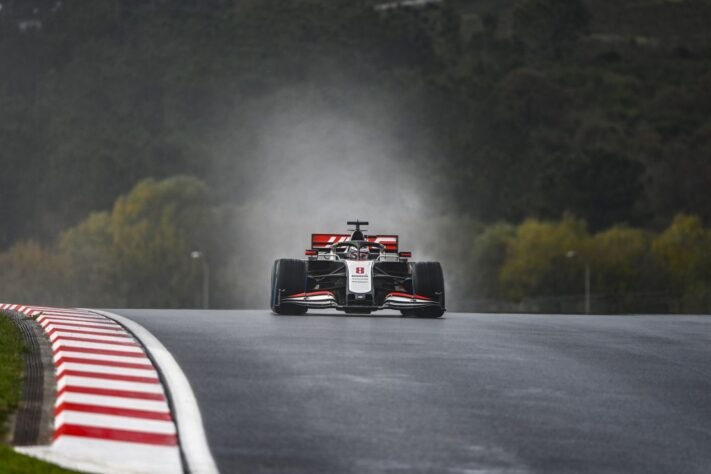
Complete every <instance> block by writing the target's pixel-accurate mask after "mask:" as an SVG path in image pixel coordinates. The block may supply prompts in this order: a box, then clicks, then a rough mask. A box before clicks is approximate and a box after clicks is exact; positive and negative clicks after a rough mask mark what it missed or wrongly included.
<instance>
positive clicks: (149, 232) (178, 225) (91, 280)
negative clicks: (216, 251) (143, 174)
mask: <svg viewBox="0 0 711 474" xmlns="http://www.w3.org/2000/svg"><path fill="white" fill-rule="evenodd" d="M211 213H212V211H211V208H210V205H209V202H208V200H207V188H206V186H205V184H204V183H203V182H202V181H200V180H198V179H196V178H191V177H186V176H178V177H173V178H168V179H165V180H162V181H155V180H153V179H147V180H144V181H141V182H140V183H139V184H137V185H136V186H135V187H134V188H133V189H132V190H131V192H129V193H128V194H127V195H125V196H121V197H120V198H119V199H118V200H117V201H116V203H115V205H114V208H113V211H112V212H111V213H105V212H104V213H95V214H92V215H91V216H89V217H88V218H87V219H86V220H85V221H83V222H82V223H80V224H79V225H78V226H76V227H74V228H72V229H70V230H68V231H66V232H65V233H64V234H63V235H62V238H61V241H60V249H61V251H62V254H63V255H64V256H65V258H66V259H67V261H68V266H69V268H71V276H72V280H71V281H72V286H73V289H74V295H75V296H74V299H75V300H76V301H77V304H93V305H115V306H122V307H191V306H195V305H196V303H197V302H198V301H199V288H200V281H201V280H200V278H201V274H200V267H199V266H198V265H196V264H195V262H194V261H192V260H191V259H190V252H191V251H192V250H196V249H198V250H201V251H202V252H204V253H205V254H206V255H207V257H208V258H210V257H211V250H212V242H213V239H214V232H215V223H214V221H213V220H212V214H211Z"/></svg>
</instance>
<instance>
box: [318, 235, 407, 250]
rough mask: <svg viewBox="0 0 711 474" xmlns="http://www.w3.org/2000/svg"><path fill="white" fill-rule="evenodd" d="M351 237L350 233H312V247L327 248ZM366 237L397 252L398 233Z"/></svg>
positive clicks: (369, 240)
mask: <svg viewBox="0 0 711 474" xmlns="http://www.w3.org/2000/svg"><path fill="white" fill-rule="evenodd" d="M350 238H351V236H350V234H311V249H312V250H325V249H327V248H329V247H330V246H331V245H333V244H337V243H339V242H344V241H346V240H350ZM365 239H366V240H367V241H368V242H374V243H376V244H382V245H384V246H385V251H386V252H394V253H397V251H398V240H399V237H398V236H397V235H366V236H365Z"/></svg>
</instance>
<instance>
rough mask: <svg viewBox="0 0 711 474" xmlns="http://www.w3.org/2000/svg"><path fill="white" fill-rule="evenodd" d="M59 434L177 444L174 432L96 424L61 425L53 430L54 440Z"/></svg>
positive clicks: (143, 442)
mask: <svg viewBox="0 0 711 474" xmlns="http://www.w3.org/2000/svg"><path fill="white" fill-rule="evenodd" d="M60 436H80V437H82V438H99V439H108V440H111V441H125V442H128V443H141V444H155V445H162V446H176V445H177V444H178V437H177V436H176V435H174V434H161V433H143V432H141V431H129V430H117V429H114V428H99V427H97V426H82V425H62V426H60V427H59V428H57V429H56V430H55V431H54V439H55V440H56V439H57V438H59V437H60Z"/></svg>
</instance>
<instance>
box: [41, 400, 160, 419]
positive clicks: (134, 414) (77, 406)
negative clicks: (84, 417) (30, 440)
mask: <svg viewBox="0 0 711 474" xmlns="http://www.w3.org/2000/svg"><path fill="white" fill-rule="evenodd" d="M64 410H67V411H80V412H83V413H99V414H102V415H113V416H126V417H130V418H143V419H146V420H163V421H173V418H172V417H171V416H170V413H167V412H158V411H148V410H135V409H131V408H118V407H105V406H100V405H87V404H85V403H71V402H65V403H62V404H61V405H59V406H58V407H57V408H55V409H54V416H57V415H59V414H60V413H62V412H63V411H64Z"/></svg>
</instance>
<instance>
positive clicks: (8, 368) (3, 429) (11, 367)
mask: <svg viewBox="0 0 711 474" xmlns="http://www.w3.org/2000/svg"><path fill="white" fill-rule="evenodd" d="M25 351H26V349H25V341H24V340H23V339H22V333H21V332H20V329H19V328H18V327H17V325H15V323H14V322H12V320H10V318H8V317H6V316H4V315H3V316H0V440H2V441H5V440H7V429H8V426H7V419H8V417H9V416H10V414H11V413H12V412H14V411H15V410H16V409H17V405H18V403H20V395H21V392H20V390H21V389H22V367H23V365H24V353H25Z"/></svg>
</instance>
